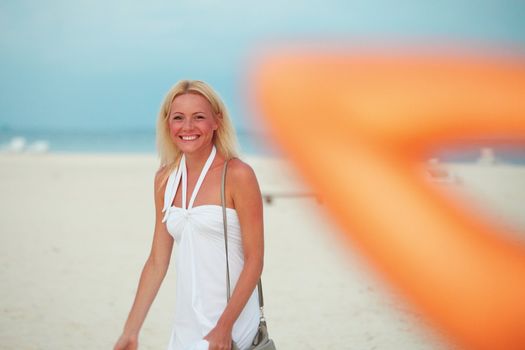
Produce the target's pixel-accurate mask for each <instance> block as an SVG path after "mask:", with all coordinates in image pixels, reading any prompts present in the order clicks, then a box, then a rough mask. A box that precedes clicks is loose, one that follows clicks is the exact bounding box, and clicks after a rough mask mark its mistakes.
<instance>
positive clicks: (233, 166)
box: [228, 158, 255, 180]
mask: <svg viewBox="0 0 525 350" xmlns="http://www.w3.org/2000/svg"><path fill="white" fill-rule="evenodd" d="M228 173H229V174H230V175H231V176H232V177H233V178H235V179H236V180H242V179H244V180H247V179H250V178H255V172H254V171H253V169H252V167H251V166H250V165H249V164H247V163H245V162H243V161H242V160H240V159H239V158H232V159H230V161H229V162H228Z"/></svg>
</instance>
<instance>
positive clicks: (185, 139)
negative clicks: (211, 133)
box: [181, 135, 197, 141]
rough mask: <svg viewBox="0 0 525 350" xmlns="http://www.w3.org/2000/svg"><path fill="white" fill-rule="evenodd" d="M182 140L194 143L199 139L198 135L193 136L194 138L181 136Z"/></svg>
mask: <svg viewBox="0 0 525 350" xmlns="http://www.w3.org/2000/svg"><path fill="white" fill-rule="evenodd" d="M181 138H182V139H183V140H184V141H193V140H195V139H196V138H197V136H196V135H193V136H181Z"/></svg>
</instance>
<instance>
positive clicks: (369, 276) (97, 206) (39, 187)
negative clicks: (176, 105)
mask: <svg viewBox="0 0 525 350" xmlns="http://www.w3.org/2000/svg"><path fill="white" fill-rule="evenodd" d="M244 160H245V161H247V162H248V163H249V164H251V165H252V166H253V168H254V169H255V171H256V173H257V176H258V179H259V182H260V186H261V189H262V191H263V193H268V194H271V193H274V194H275V193H282V194H284V193H288V194H289V193H305V192H311V191H310V190H309V189H308V187H306V186H305V185H304V184H303V183H302V182H301V180H300V179H299V178H298V176H297V174H296V173H295V172H294V171H293V170H292V169H291V167H290V166H289V165H288V164H287V163H286V162H285V161H283V160H280V159H270V158H261V157H245V158H244ZM446 168H447V169H448V171H449V172H450V181H445V182H442V183H436V186H438V187H440V188H444V190H445V191H449V192H450V193H453V194H454V195H456V194H458V195H460V196H462V197H464V198H470V200H472V203H473V204H472V207H471V210H473V211H475V212H477V213H479V212H482V213H484V216H486V217H487V218H489V219H488V220H492V221H494V222H497V223H500V224H501V223H503V224H504V225H506V226H507V227H508V228H509V232H511V233H512V234H515V236H514V237H515V238H516V239H518V240H525V239H524V234H523V232H525V216H524V215H523V209H522V207H523V203H525V167H523V166H513V165H504V164H501V165H483V164H449V165H447V167H446ZM156 169H157V160H156V157H155V156H154V155H117V154H115V155H111V154H107V155H90V154H41V155H38V154H33V155H31V154H0V213H1V214H0V215H1V219H0V278H1V281H2V288H1V289H0V349H25V350H33V349H54V350H61V349H111V348H112V346H113V344H114V342H115V341H116V340H117V338H118V336H119V334H120V332H121V329H122V327H123V325H124V321H125V319H126V317H127V314H128V312H129V309H130V307H131V304H132V301H133V298H134V295H135V291H136V287H137V283H138V279H139V276H140V272H141V270H142V266H143V264H144V262H145V260H146V258H147V256H148V254H149V249H150V246H151V239H152V234H153V224H154V208H153V177H154V174H155V171H156ZM264 210H265V238H266V255H265V268H264V273H263V282H264V287H265V289H264V292H265V301H266V308H265V311H266V316H267V319H268V324H269V330H270V334H271V336H272V338H274V340H275V342H276V344H277V345H278V348H279V349H281V350H283V349H285V350H287V349H292V350H293V349H327V350H329V349H333V350H336V349H337V350H341V349H376V350H379V349H385V350H396V349H399V350H401V349H418V350H419V349H452V348H453V346H451V345H450V344H447V341H446V340H444V339H443V338H442V337H441V336H440V335H439V334H438V333H437V332H436V331H434V330H433V329H431V328H428V327H426V326H425V325H424V324H423V323H422V319H421V317H420V316H419V315H418V313H417V312H415V311H414V310H412V309H411V308H410V306H408V305H406V304H405V303H404V302H403V301H402V300H400V298H399V297H397V296H396V294H395V293H394V292H393V291H392V290H391V289H390V287H388V286H386V285H385V284H384V283H383V282H382V281H381V280H379V279H378V278H377V275H376V274H375V273H374V271H372V270H371V269H370V268H369V267H368V265H367V264H366V263H365V260H363V258H362V257H361V256H360V255H359V252H357V251H355V250H352V249H351V248H352V245H351V242H348V241H346V240H344V239H343V237H342V235H341V234H340V232H339V231H338V229H337V228H336V227H334V226H332V224H331V223H330V220H329V217H328V214H327V213H326V212H325V208H324V206H323V205H322V203H319V202H318V201H316V199H315V198H313V197H297V198H295V197H290V198H287V197H283V198H275V199H274V201H273V202H272V203H271V204H268V203H267V204H265V207H264ZM173 261H174V260H172V262H173ZM174 284H175V275H174V268H173V266H172V267H170V270H169V272H168V274H167V276H166V278H165V280H164V283H163V285H162V287H161V289H160V291H159V294H158V295H157V298H156V300H155V302H154V304H153V305H152V308H151V310H150V312H149V315H148V318H147V319H146V322H145V324H144V326H143V329H142V333H141V338H140V340H139V341H140V347H139V348H140V349H143V350H148V349H151V350H153V349H165V348H166V346H167V344H168V340H169V335H170V330H171V322H172V315H173V308H174V301H175V295H174V292H175V285H174Z"/></svg>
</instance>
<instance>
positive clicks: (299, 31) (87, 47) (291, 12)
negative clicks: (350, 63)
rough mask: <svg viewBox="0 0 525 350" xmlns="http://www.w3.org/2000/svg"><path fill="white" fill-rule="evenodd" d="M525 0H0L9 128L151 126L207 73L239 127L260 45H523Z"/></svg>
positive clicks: (245, 123)
mask: <svg viewBox="0 0 525 350" xmlns="http://www.w3.org/2000/svg"><path fill="white" fill-rule="evenodd" d="M524 18H525V1H522V0H514V1H510V0H500V1H497V0H480V1H471V0H468V1H467V0H456V1H452V0H442V1H418V0H410V1H395V2H394V1H387V0H384V1H379V0H369V1H351V0H340V1H335V0H333V1H330V0H328V1H327V0H324V1H297V0H289V1H282V0H281V1H275V0H266V1H240V0H232V1H227V0H224V1H211V0H208V1H206V0H193V1H191V0H184V1H177V0H172V1H158V0H150V1H137V0H118V1H107V0H104V1H98V0H91V1H85V0H80V1H71V0H47V1H28V0H2V1H1V2H0V33H1V34H0V52H1V55H0V92H1V93H0V128H4V129H5V128H12V129H23V128H32V129H57V130H73V129H75V130H84V129H85V130H87V129H94V130H100V129H110V130H119V129H131V130H133V129H151V130H153V129H154V127H155V121H156V117H157V113H158V110H159V106H160V103H161V102H162V99H163V97H164V95H165V94H166V92H167V91H168V89H169V88H170V87H171V86H172V85H173V84H175V82H176V81H178V80H179V79H183V78H188V79H202V80H205V81H207V82H209V83H210V84H211V85H212V86H213V87H214V88H215V89H216V90H218V92H219V94H220V95H221V96H222V97H223V98H224V100H225V102H226V104H227V105H228V107H229V109H230V112H231V114H232V118H233V120H234V124H235V126H236V128H237V129H238V130H249V129H250V128H253V127H254V126H253V125H254V124H253V123H252V119H251V115H250V114H251V111H250V109H249V107H248V105H247V102H246V95H247V91H246V89H249V81H247V78H246V76H247V74H248V68H247V67H250V65H249V64H250V62H251V60H252V59H253V57H254V55H255V54H256V52H257V50H258V49H259V48H261V47H266V48H268V47H270V48H271V47H274V46H275V47H276V50H277V47H279V46H281V47H282V46H283V45H293V44H294V43H297V42H314V43H316V42H325V41H329V42H330V43H332V45H334V46H338V47H339V46H340V47H347V48H351V47H352V46H358V45H363V44H370V43H372V44H374V43H375V45H379V46H381V45H382V44H388V45H398V44H399V45H401V44H404V45H406V44H409V45H416V46H417V45H419V44H425V45H427V46H428V45H433V44H443V43H445V44H447V43H449V44H450V43H451V45H455V46H456V47H465V46H466V47H468V46H472V47H484V48H486V49H487V50H496V51H501V52H506V51H509V52H515V51H516V50H518V51H519V50H523V49H524V48H525V20H523V19H524Z"/></svg>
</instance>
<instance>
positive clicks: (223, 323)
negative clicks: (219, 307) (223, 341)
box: [217, 315, 234, 331]
mask: <svg viewBox="0 0 525 350" xmlns="http://www.w3.org/2000/svg"><path fill="white" fill-rule="evenodd" d="M233 324H234V321H233V320H231V319H230V318H229V317H228V316H227V315H222V316H221V318H219V321H217V326H219V327H221V328H225V329H228V330H230V331H231V330H232V329H233Z"/></svg>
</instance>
